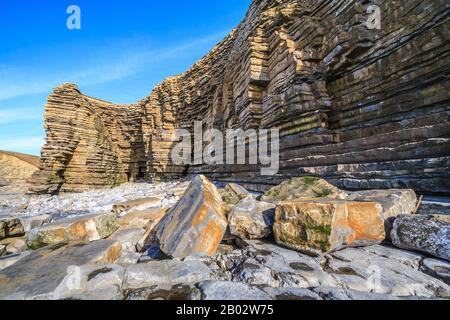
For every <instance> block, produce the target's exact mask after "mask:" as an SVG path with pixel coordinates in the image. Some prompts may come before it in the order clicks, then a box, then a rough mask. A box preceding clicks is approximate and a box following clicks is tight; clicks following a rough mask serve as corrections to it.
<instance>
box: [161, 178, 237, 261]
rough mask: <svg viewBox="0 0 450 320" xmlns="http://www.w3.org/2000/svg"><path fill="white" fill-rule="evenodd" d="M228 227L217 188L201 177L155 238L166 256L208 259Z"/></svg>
mask: <svg viewBox="0 0 450 320" xmlns="http://www.w3.org/2000/svg"><path fill="white" fill-rule="evenodd" d="M227 224H228V223H227V219H226V217H225V212H224V208H223V202H222V198H221V196H220V194H219V192H218V190H217V188H216V187H215V186H214V185H213V184H212V183H211V182H210V181H209V180H208V179H207V178H206V177H204V176H201V175H200V176H197V177H195V178H194V179H193V180H192V182H191V184H190V186H189V188H188V189H187V190H186V193H185V194H184V196H183V197H182V198H181V200H180V201H179V202H178V204H177V205H175V206H174V207H172V208H171V209H170V210H169V212H168V213H167V215H166V216H165V217H164V219H163V220H162V221H161V223H160V224H159V225H158V232H157V238H158V240H159V243H160V247H161V250H162V251H163V252H164V253H165V254H167V255H168V256H171V257H178V258H184V257H187V256H202V255H208V256H210V255H213V254H214V253H215V252H216V250H217V247H218V245H219V244H220V242H221V241H222V239H223V236H224V234H225V231H226V228H227Z"/></svg>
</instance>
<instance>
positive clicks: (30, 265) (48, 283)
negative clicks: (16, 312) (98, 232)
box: [0, 240, 122, 300]
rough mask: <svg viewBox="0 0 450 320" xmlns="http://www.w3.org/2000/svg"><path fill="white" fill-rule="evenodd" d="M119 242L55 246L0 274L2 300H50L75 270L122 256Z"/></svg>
mask: <svg viewBox="0 0 450 320" xmlns="http://www.w3.org/2000/svg"><path fill="white" fill-rule="evenodd" d="M121 250H122V246H121V245H120V243H119V242H116V241H111V240H99V241H95V242H90V243H76V244H71V245H66V244H65V243H60V244H55V245H51V246H48V247H45V248H42V249H39V250H37V251H34V252H32V253H30V254H28V255H27V256H25V257H23V258H21V259H20V260H19V261H17V262H16V263H15V264H13V265H11V266H9V267H8V268H6V269H3V270H1V271H0V299H14V300H15V299H17V300H28V299H49V298H51V297H50V296H49V295H51V294H52V293H53V292H54V291H55V290H56V289H57V288H58V286H59V284H60V283H61V281H62V280H63V279H64V278H65V277H66V276H67V273H68V271H69V268H70V267H72V266H82V265H86V264H110V263H114V262H115V260H116V259H117V258H118V257H119V256H120V253H121Z"/></svg>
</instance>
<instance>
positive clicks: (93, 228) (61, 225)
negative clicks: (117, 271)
mask: <svg viewBox="0 0 450 320" xmlns="http://www.w3.org/2000/svg"><path fill="white" fill-rule="evenodd" d="M117 229H119V223H118V221H117V218H116V216H115V214H114V213H106V214H98V215H89V216H84V217H80V218H76V219H67V220H62V221H58V222H55V223H51V224H48V225H46V226H44V227H42V228H40V229H38V230H36V232H35V233H34V234H31V233H30V234H29V236H28V241H27V243H28V245H29V246H30V247H31V248H39V247H43V246H45V245H49V244H55V243H59V242H79V241H95V240H99V239H104V238H107V237H108V236H110V235H111V234H112V233H114V232H115V231H116V230H117Z"/></svg>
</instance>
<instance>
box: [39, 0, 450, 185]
mask: <svg viewBox="0 0 450 320" xmlns="http://www.w3.org/2000/svg"><path fill="white" fill-rule="evenodd" d="M359 3H360V2H357V3H355V2H354V1H351V0H343V1H339V2H335V1H327V0H302V1H299V0H283V1H281V0H258V1H256V0H254V1H253V2H252V4H251V6H250V8H249V11H248V13H247V15H246V17H245V18H244V20H243V21H242V22H241V23H240V24H239V25H238V26H237V27H236V28H235V29H234V30H233V31H232V32H231V33H230V34H229V35H228V36H227V37H226V38H225V39H224V40H223V41H222V42H221V43H219V44H218V45H217V46H216V47H214V48H213V49H212V50H211V52H210V53H208V54H207V55H206V56H205V57H204V58H202V59H201V60H200V61H198V62H197V63H196V64H195V65H193V66H192V67H191V68H190V69H189V70H188V71H187V72H185V73H183V74H181V75H178V76H176V77H172V78H169V79H167V80H165V81H164V82H162V83H161V84H159V85H158V86H156V87H155V88H154V89H153V91H152V93H151V94H150V95H149V96H148V97H146V98H144V99H143V100H141V101H139V102H137V103H135V104H131V105H114V104H112V103H109V102H105V101H101V100H98V99H93V98H90V97H87V96H85V95H83V94H82V93H81V92H80V91H79V90H78V88H77V87H76V86H74V85H67V84H66V85H62V86H60V87H57V88H56V89H55V90H54V92H53V93H52V94H51V95H50V96H49V97H48V101H47V105H46V112H45V128H46V132H47V143H46V145H45V146H44V147H43V149H42V158H41V164H40V169H41V170H40V171H39V173H38V174H36V175H35V177H34V183H35V185H34V190H35V191H37V192H45V193H56V192H61V191H62V192H67V191H82V190H86V189H90V188H97V187H104V186H114V185H117V184H120V183H123V182H126V181H133V180H136V179H139V178H156V179H162V178H165V179H170V178H176V177H179V176H183V175H186V174H189V173H204V174H207V175H208V176H209V177H210V178H213V179H224V180H227V181H228V182H238V183H241V184H242V185H243V186H244V187H247V188H248V189H251V190H258V191H266V190H267V188H268V187H270V186H271V185H272V186H273V185H277V184H278V183H280V182H282V181H283V180H284V179H285V178H286V177H290V176H299V175H314V176H320V177H323V178H326V179H327V180H329V181H331V182H332V183H333V184H335V185H336V186H339V187H345V188H346V189H385V188H404V187H407V188H411V189H415V190H416V191H421V192H433V193H448V192H449V191H450V190H449V185H448V183H446V180H447V179H448V176H447V172H446V171H447V170H446V168H448V166H449V155H450V150H449V146H450V144H449V143H448V142H449V141H448V140H449V138H448V136H449V131H450V127H449V126H448V121H449V98H450V96H449V92H450V90H449V89H450V80H449V77H448V73H449V71H450V63H449V62H450V61H449V57H448V51H449V49H450V48H449V47H450V42H449V41H448V28H449V24H450V22H449V12H448V1H446V0H408V1H406V0H405V1H381V2H380V1H365V2H364V5H361V4H359ZM375 4H376V5H379V7H380V12H381V28H380V29H371V28H369V25H368V24H367V21H368V20H370V18H371V17H372V16H371V14H370V13H368V6H370V5H375ZM194 121H201V122H202V123H203V128H204V129H207V128H212V127H214V128H217V129H227V128H242V129H249V128H256V129H258V128H265V129H271V128H278V129H280V135H281V138H282V141H281V150H280V151H281V152H280V157H281V158H280V171H279V175H277V176H275V177H273V178H271V179H268V178H267V177H263V176H261V175H260V167H259V166H255V165H246V166H242V165H240V166H237V165H236V166H233V165H221V166H207V165H196V166H194V165H191V166H189V165H185V166H177V165H174V164H173V163H172V162H171V160H170V155H171V151H172V149H173V147H174V142H173V140H172V138H173V135H174V130H175V129H176V128H184V129H187V130H190V131H191V132H192V131H193V128H194Z"/></svg>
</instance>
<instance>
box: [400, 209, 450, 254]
mask: <svg viewBox="0 0 450 320" xmlns="http://www.w3.org/2000/svg"><path fill="white" fill-rule="evenodd" d="M391 238H392V242H393V244H394V245H395V246H396V247H399V248H402V249H407V250H415V251H419V252H424V253H427V254H429V255H432V256H435V257H437V258H441V259H444V260H447V261H450V216H445V215H409V216H408V215H404V216H400V217H398V218H397V219H395V222H394V227H393V230H392V233H391Z"/></svg>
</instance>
